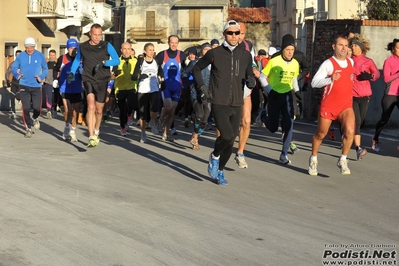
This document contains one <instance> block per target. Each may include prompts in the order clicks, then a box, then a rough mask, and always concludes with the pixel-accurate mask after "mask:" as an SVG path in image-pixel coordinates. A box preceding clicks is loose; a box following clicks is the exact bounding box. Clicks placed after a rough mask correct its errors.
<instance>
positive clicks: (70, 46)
mask: <svg viewBox="0 0 399 266" xmlns="http://www.w3.org/2000/svg"><path fill="white" fill-rule="evenodd" d="M66 47H67V50H68V52H67V53H66V54H64V55H61V56H60V57H59V58H58V60H57V64H56V65H55V67H54V71H55V73H57V74H58V85H59V88H60V93H61V98H62V102H63V104H64V121H65V127H64V133H63V134H62V137H63V139H65V140H71V141H78V140H77V138H76V132H75V129H76V124H77V118H78V114H79V108H80V103H81V102H82V72H83V68H82V65H80V66H79V69H78V70H77V71H76V72H75V75H74V79H73V80H72V81H71V82H70V83H68V82H67V77H68V75H69V73H70V71H71V67H72V62H73V60H74V59H75V57H76V53H77V51H78V47H79V44H78V41H77V40H75V39H69V40H68V41H67V43H66Z"/></svg>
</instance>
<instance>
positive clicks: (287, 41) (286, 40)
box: [281, 34, 295, 50]
mask: <svg viewBox="0 0 399 266" xmlns="http://www.w3.org/2000/svg"><path fill="white" fill-rule="evenodd" d="M287 46H294V47H295V39H294V36H292V35H291V34H286V35H284V36H283V41H282V44H281V50H284V49H285V48H286V47H287Z"/></svg>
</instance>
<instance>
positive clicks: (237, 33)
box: [225, 30, 240, 35]
mask: <svg viewBox="0 0 399 266" xmlns="http://www.w3.org/2000/svg"><path fill="white" fill-rule="evenodd" d="M225 33H226V34H227V35H233V34H235V35H240V31H230V30H229V31H225Z"/></svg>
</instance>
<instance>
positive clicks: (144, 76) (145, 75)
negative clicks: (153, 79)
mask: <svg viewBox="0 0 399 266" xmlns="http://www.w3.org/2000/svg"><path fill="white" fill-rule="evenodd" d="M146 78H148V75H147V74H141V75H140V80H143V79H146Z"/></svg>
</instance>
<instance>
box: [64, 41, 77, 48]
mask: <svg viewBox="0 0 399 266" xmlns="http://www.w3.org/2000/svg"><path fill="white" fill-rule="evenodd" d="M66 46H67V49H69V48H72V47H74V48H78V46H79V44H78V41H77V40H75V39H69V40H68V41H67V43H66Z"/></svg>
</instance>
